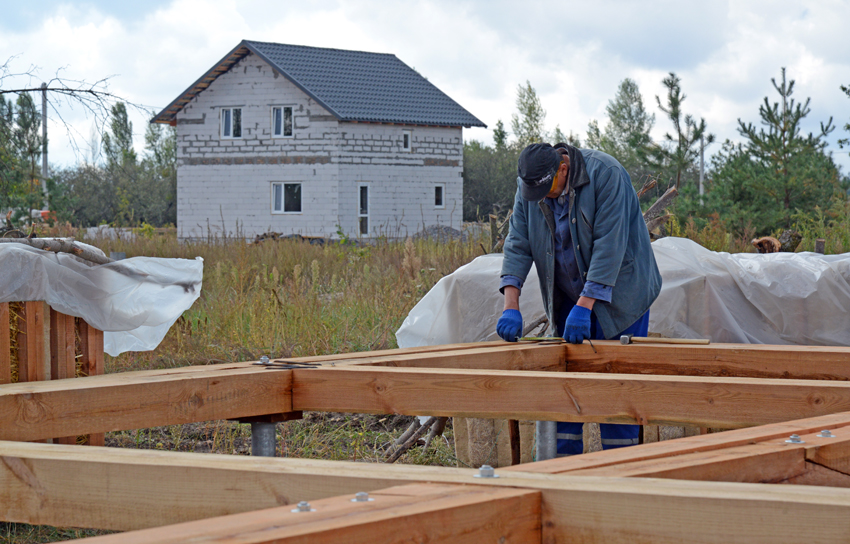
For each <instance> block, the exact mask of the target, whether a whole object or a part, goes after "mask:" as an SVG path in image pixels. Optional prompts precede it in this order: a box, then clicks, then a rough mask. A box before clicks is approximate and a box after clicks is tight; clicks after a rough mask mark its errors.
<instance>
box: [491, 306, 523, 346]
mask: <svg viewBox="0 0 850 544" xmlns="http://www.w3.org/2000/svg"><path fill="white" fill-rule="evenodd" d="M496 332H497V333H499V336H501V337H502V340H506V341H508V342H516V341H517V340H518V339H519V337H520V336H522V314H521V313H519V310H505V311H504V312H502V317H500V318H499V322H498V323H496Z"/></svg>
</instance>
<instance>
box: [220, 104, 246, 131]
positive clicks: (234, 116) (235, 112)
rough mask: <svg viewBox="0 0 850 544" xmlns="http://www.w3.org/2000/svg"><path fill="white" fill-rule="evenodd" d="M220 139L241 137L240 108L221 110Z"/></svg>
mask: <svg viewBox="0 0 850 544" xmlns="http://www.w3.org/2000/svg"><path fill="white" fill-rule="evenodd" d="M221 137H222V138H241V137H242V108H222V109H221Z"/></svg>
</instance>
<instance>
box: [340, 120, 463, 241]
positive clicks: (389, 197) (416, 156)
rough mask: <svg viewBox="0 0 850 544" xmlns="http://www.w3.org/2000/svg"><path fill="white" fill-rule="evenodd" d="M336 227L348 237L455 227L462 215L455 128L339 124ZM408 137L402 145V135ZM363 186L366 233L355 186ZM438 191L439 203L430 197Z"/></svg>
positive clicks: (460, 142)
mask: <svg viewBox="0 0 850 544" xmlns="http://www.w3.org/2000/svg"><path fill="white" fill-rule="evenodd" d="M339 130H340V140H339V141H340V151H339V155H338V158H335V160H338V161H339V165H340V167H339V172H340V173H339V175H340V198H339V202H340V206H339V213H340V226H341V227H342V229H343V230H344V231H345V232H346V234H348V235H349V236H354V237H357V236H365V237H374V236H389V237H392V238H396V237H405V236H408V235H412V234H414V233H416V232H418V231H420V230H422V229H423V228H424V227H427V226H430V225H447V226H451V227H454V228H456V229H459V228H460V226H461V222H462V215H463V206H462V198H463V178H462V177H461V173H462V171H463V140H462V136H461V128H460V127H416V126H404V125H381V124H359V123H340V129H339ZM405 134H407V135H408V138H409V139H410V144H409V150H405V149H404V147H403V142H404V135H405ZM364 185H365V186H367V187H368V198H369V202H368V204H369V206H368V229H367V230H368V234H363V233H361V232H360V216H361V214H360V197H361V194H360V187H361V186H364ZM438 190H439V191H440V193H441V196H442V204H441V205H437V203H436V201H435V193H436V191H438Z"/></svg>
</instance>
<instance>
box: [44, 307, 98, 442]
mask: <svg viewBox="0 0 850 544" xmlns="http://www.w3.org/2000/svg"><path fill="white" fill-rule="evenodd" d="M76 356H77V352H76V326H75V323H74V317H72V316H69V315H66V314H63V313H60V312H57V311H56V310H54V309H53V308H50V379H52V380H65V379H69V378H75V377H76V374H77V359H76ZM53 443H54V444H76V443H77V437H76V436H61V437H54V438H53ZM101 445H102V444H101Z"/></svg>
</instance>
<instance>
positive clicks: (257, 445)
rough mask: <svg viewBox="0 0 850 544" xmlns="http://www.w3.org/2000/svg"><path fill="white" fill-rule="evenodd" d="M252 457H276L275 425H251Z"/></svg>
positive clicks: (253, 423)
mask: <svg viewBox="0 0 850 544" xmlns="http://www.w3.org/2000/svg"><path fill="white" fill-rule="evenodd" d="M251 455H256V456H258V457H274V456H275V424H274V423H258V422H252V423H251Z"/></svg>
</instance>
